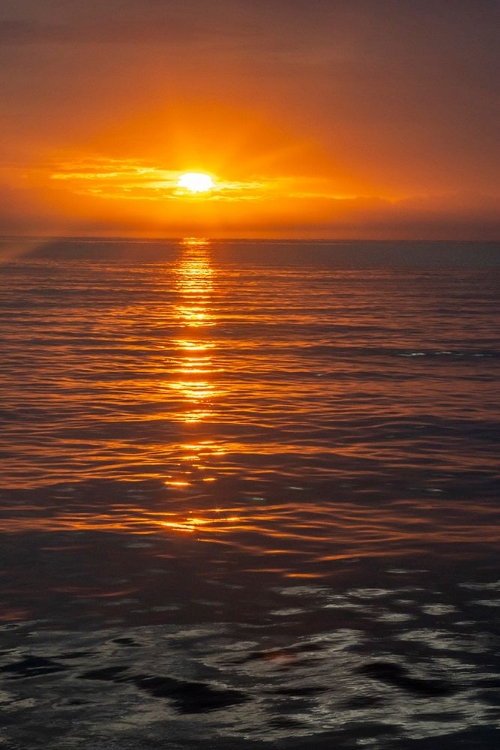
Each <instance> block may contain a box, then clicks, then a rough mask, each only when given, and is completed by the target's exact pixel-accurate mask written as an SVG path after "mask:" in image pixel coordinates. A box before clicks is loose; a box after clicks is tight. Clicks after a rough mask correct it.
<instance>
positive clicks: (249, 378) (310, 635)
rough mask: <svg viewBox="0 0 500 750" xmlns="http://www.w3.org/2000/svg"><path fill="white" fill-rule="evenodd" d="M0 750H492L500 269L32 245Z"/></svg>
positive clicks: (14, 275) (402, 253)
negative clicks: (487, 749)
mask: <svg viewBox="0 0 500 750" xmlns="http://www.w3.org/2000/svg"><path fill="white" fill-rule="evenodd" d="M3 257H4V262H3V264H2V265H0V274H1V286H0V295H1V309H2V325H1V338H2V342H1V352H2V358H1V366H0V377H1V389H2V400H1V406H0V409H1V419H2V429H1V434H0V450H1V459H2V463H1V469H0V471H1V475H2V479H1V492H0V501H1V515H2V519H1V541H2V545H1V553H0V555H1V574H2V591H3V596H2V602H1V617H2V623H3V624H2V625H0V628H1V632H2V640H1V645H0V647H1V653H0V677H1V686H0V702H1V703H2V708H3V716H4V728H3V729H2V733H0V748H7V749H8V750H21V749H23V750H24V749H25V748H26V749H29V750H31V748H41V747H44V748H46V747H50V748H54V750H66V749H67V750H71V749H72V748H92V750H94V749H96V750H99V749H102V750H110V749H111V748H115V747H120V748H130V749H131V750H132V749H134V750H135V749H136V748H137V750H142V749H143V748H162V749H163V750H178V749H180V748H199V750H205V749H208V748H212V749H214V748H215V749H217V748H221V749H223V750H232V749H233V748H234V749H236V748H238V749H239V748H243V750H246V748H258V749H261V748H262V749H263V748H270V747H273V748H296V749H297V750H298V749H300V750H305V749H306V748H313V747H318V748H332V747H335V748H340V749H343V748H365V747H367V748H376V749H377V750H379V749H385V748H388V749H390V750H400V749H403V750H412V749H413V748H415V749H416V750H434V748H440V749H442V750H451V748H461V747H463V748H496V747H497V746H498V731H497V730H498V728H499V726H500V674H499V666H500V656H499V646H500V638H499V636H500V627H499V622H498V615H499V613H500V572H499V569H498V552H499V541H500V531H499V527H498V520H499V513H500V511H499V506H498V497H499V487H500V481H499V475H500V469H499V465H500V464H499V440H500V390H499V374H500V339H499V329H500V325H499V324H500V305H499V298H500V294H499V292H500V251H499V249H498V247H497V246H494V245H492V244H490V245H479V244H476V245H473V244H472V243H462V244H459V245H453V244H452V243H449V244H447V243H444V244H425V243H399V244H398V243H392V244H391V243H337V244H328V243H310V244H309V245H306V244H304V243H286V242H281V243H277V244H270V243H250V242H247V243H242V242H240V243H222V242H216V243H213V242H212V243H211V242H208V241H201V240H185V241H183V242H177V243H173V242H170V243H166V242H143V243H139V242H128V243H123V242H118V241H107V242H96V241H92V242H90V241H86V242H67V241H66V242H62V241H60V242H52V243H48V242H46V243H43V244H42V243H36V242H34V241H33V242H26V243H24V245H22V246H21V245H20V244H19V243H16V242H14V241H12V242H10V243H8V242H5V243H4V244H3Z"/></svg>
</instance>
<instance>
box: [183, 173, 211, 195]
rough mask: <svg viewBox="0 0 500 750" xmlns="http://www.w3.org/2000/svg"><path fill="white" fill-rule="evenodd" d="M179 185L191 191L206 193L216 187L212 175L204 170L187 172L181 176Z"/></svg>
mask: <svg viewBox="0 0 500 750" xmlns="http://www.w3.org/2000/svg"><path fill="white" fill-rule="evenodd" d="M177 185H178V187H181V188H186V189H187V190H189V191H190V192H191V193H205V192H207V191H208V190H211V189H212V188H213V187H215V186H214V181H213V180H212V178H211V177H210V175H208V174H203V173H202V172H186V173H185V174H183V175H181V176H180V178H179V181H178V183H177Z"/></svg>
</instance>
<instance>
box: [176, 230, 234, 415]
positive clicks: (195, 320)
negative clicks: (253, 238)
mask: <svg viewBox="0 0 500 750" xmlns="http://www.w3.org/2000/svg"><path fill="white" fill-rule="evenodd" d="M182 248H183V255H182V258H181V260H180V262H179V264H178V266H177V268H176V286H177V290H178V293H179V296H180V301H179V303H178V304H177V305H176V307H175V310H176V314H177V316H178V318H179V320H180V324H181V325H182V326H184V327H185V328H186V335H185V336H182V338H176V339H174V342H173V343H174V344H175V346H176V348H177V350H178V352H179V357H178V360H177V363H176V365H175V366H174V367H173V368H172V369H171V373H173V374H176V376H177V377H176V379H175V380H171V381H167V382H166V383H165V385H166V386H167V387H169V388H170V389H172V390H174V391H177V392H178V393H179V394H181V395H182V397H183V398H184V400H185V402H186V405H189V408H185V409H184V410H183V411H182V414H181V415H180V420H181V421H183V422H186V423H194V422H201V421H204V420H206V419H207V418H208V417H209V416H210V414H211V404H212V402H213V400H214V399H215V398H216V397H219V396H220V395H221V391H220V389H219V388H218V386H217V385H216V383H215V381H214V379H213V376H214V374H215V373H216V372H220V371H221V370H220V368H217V367H215V366H214V354H215V342H214V341H211V340H207V339H206V334H207V332H208V331H209V330H210V328H211V327H213V326H215V325H216V320H215V317H214V315H213V314H212V312H211V311H210V294H211V291H212V288H213V277H214V271H213V269H212V267H211V266H210V262H209V250H210V243H209V242H208V241H207V240H205V239H201V238H195V237H188V238H186V239H185V240H183V241H182ZM200 403H204V404H205V406H204V408H203V409H200Z"/></svg>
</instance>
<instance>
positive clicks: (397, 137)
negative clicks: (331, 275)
mask: <svg viewBox="0 0 500 750" xmlns="http://www.w3.org/2000/svg"><path fill="white" fill-rule="evenodd" d="M499 20H500V3H499V2H498V0H211V2H209V1H208V0H99V1H97V0H0V92H1V93H0V100H1V103H2V118H1V121H0V199H1V203H0V232H3V233H4V234H5V233H27V234H33V233H38V232H42V233H43V232H45V233H52V232H61V233H64V234H72V233H73V234H80V233H95V234H144V235H148V234H153V235H167V236H169V235H170V236H172V235H179V234H181V235H184V234H186V233H187V234H196V233H200V232H202V233H208V234H214V235H222V236H224V235H233V236H235V235H240V236H244V235H254V236H256V235H260V236H269V235H282V236H302V235H307V236H318V237H330V236H331V237H375V238H380V237H388V238H390V237H416V238H420V237H422V238H425V237H429V238H446V237H450V238H463V239H469V238H498V236H499V234H500V232H499V227H500V219H499V218H498V217H499V215H500V212H499V204H500V200H499V199H500V184H499V178H498V175H499V174H500V164H499V162H500V159H499V147H498V143H499V136H498V133H499V131H500V128H499V125H500V107H499V104H500V96H499V83H498V82H499V79H500V77H499V72H500V69H499V64H498V58H499V52H498V50H499V47H500V45H499V44H498V40H499V38H500V23H499ZM193 170H194V171H200V172H209V173H210V174H212V175H213V177H214V181H215V183H216V188H215V189H214V190H213V191H211V192H210V193H209V194H206V195H205V194H204V195H201V194H200V195H195V196H190V195H185V194H182V193H181V192H179V190H178V189H177V188H176V181H177V179H178V176H179V174H180V173H182V172H185V171H193Z"/></svg>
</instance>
